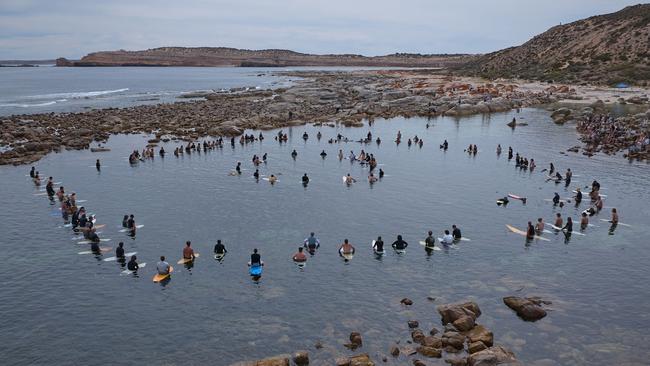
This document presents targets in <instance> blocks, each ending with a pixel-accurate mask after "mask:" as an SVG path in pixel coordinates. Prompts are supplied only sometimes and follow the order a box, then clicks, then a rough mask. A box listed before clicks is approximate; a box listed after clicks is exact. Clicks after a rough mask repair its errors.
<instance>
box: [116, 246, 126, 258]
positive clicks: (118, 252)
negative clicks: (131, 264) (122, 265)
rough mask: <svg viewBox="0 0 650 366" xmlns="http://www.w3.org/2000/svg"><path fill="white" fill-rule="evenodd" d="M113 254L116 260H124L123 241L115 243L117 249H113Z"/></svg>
mask: <svg viewBox="0 0 650 366" xmlns="http://www.w3.org/2000/svg"><path fill="white" fill-rule="evenodd" d="M115 256H116V257H117V259H118V260H124V243H123V242H120V243H119V244H117V249H115Z"/></svg>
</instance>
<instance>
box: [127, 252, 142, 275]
mask: <svg viewBox="0 0 650 366" xmlns="http://www.w3.org/2000/svg"><path fill="white" fill-rule="evenodd" d="M137 259H138V257H136V256H135V255H132V256H131V259H129V263H127V264H126V269H128V270H129V271H137V270H138V269H139V268H140V266H139V265H138V262H136V260H137Z"/></svg>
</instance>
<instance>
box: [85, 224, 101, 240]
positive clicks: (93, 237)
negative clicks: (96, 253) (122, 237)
mask: <svg viewBox="0 0 650 366" xmlns="http://www.w3.org/2000/svg"><path fill="white" fill-rule="evenodd" d="M88 240H90V241H91V242H92V243H99V242H100V241H101V240H100V239H99V235H97V233H96V232H95V229H94V228H91V229H90V230H88Z"/></svg>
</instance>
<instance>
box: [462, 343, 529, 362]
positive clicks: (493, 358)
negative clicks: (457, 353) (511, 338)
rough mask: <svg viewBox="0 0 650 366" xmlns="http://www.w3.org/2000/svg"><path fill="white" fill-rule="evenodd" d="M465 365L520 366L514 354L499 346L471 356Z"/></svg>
mask: <svg viewBox="0 0 650 366" xmlns="http://www.w3.org/2000/svg"><path fill="white" fill-rule="evenodd" d="M467 364H468V365H469V366H496V365H504V364H507V365H520V363H519V361H517V358H515V355H514V353H512V352H510V351H509V350H508V349H506V348H504V347H501V346H495V347H492V348H488V349H486V350H483V351H480V352H476V353H473V354H471V355H470V356H469V358H468V359H467Z"/></svg>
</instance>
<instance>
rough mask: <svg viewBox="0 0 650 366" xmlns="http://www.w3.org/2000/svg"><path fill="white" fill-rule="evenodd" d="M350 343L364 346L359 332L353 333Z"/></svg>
mask: <svg viewBox="0 0 650 366" xmlns="http://www.w3.org/2000/svg"><path fill="white" fill-rule="evenodd" d="M350 343H352V344H354V345H356V346H358V347H361V345H362V344H363V340H362V339H361V334H360V333H359V332H352V333H350Z"/></svg>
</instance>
